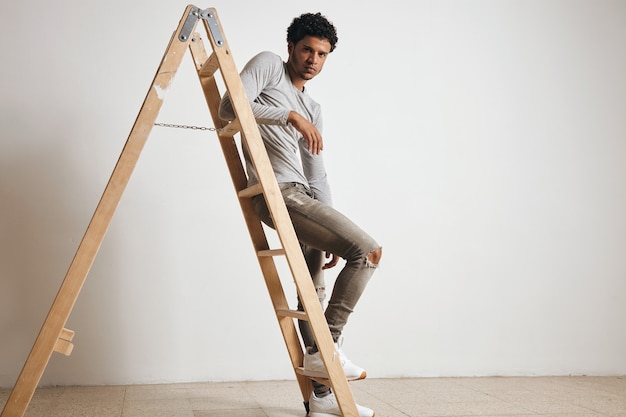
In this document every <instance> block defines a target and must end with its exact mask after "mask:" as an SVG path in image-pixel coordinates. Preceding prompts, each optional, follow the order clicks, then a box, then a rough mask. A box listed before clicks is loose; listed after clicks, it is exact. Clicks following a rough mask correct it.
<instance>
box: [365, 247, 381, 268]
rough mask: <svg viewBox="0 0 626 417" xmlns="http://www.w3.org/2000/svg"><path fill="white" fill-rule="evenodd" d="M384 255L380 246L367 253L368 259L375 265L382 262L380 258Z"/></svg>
mask: <svg viewBox="0 0 626 417" xmlns="http://www.w3.org/2000/svg"><path fill="white" fill-rule="evenodd" d="M382 256H383V248H378V249H376V250H373V251H371V252H370V253H369V254H368V255H367V261H368V262H369V263H371V264H372V265H373V266H374V267H376V266H378V263H379V262H380V258H381V257H382Z"/></svg>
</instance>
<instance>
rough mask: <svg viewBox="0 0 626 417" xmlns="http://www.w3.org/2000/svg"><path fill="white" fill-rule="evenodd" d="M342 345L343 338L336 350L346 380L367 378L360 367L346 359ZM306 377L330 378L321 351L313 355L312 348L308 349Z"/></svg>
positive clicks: (305, 366) (336, 345)
mask: <svg viewBox="0 0 626 417" xmlns="http://www.w3.org/2000/svg"><path fill="white" fill-rule="evenodd" d="M342 345H343V337H341V338H340V339H339V342H338V343H335V350H336V352H337V356H338V357H339V360H341V366H342V367H343V372H344V373H345V374H346V379H348V381H356V380H358V379H364V378H365V377H366V376H367V372H365V369H363V368H361V367H360V366H357V365H355V364H353V363H352V361H351V360H350V359H348V358H347V357H346V354H345V353H344V352H343V350H342V349H341V346H342ZM304 375H307V376H312V377H317V378H328V373H327V372H326V367H325V366H324V362H323V361H322V356H321V355H320V353H319V351H318V352H315V353H311V348H307V350H306V353H305V355H304Z"/></svg>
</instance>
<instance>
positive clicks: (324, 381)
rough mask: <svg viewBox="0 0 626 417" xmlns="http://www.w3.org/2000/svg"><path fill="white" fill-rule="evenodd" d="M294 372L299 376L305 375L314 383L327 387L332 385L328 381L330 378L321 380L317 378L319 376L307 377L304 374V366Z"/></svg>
mask: <svg viewBox="0 0 626 417" xmlns="http://www.w3.org/2000/svg"><path fill="white" fill-rule="evenodd" d="M294 370H295V371H296V373H297V374H298V375H304V376H306V377H307V378H309V379H312V380H313V381H317V382H319V383H320V384H322V385H326V386H329V385H330V381H329V380H328V378H321V377H317V376H310V375H306V374H305V373H304V368H303V367H302V366H298V367H296V368H294Z"/></svg>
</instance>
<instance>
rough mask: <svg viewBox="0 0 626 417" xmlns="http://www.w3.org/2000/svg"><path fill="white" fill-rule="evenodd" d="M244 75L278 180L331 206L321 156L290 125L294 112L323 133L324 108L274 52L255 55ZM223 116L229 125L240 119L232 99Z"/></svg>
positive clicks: (251, 176)
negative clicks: (296, 83) (303, 187)
mask: <svg viewBox="0 0 626 417" xmlns="http://www.w3.org/2000/svg"><path fill="white" fill-rule="evenodd" d="M240 76H241V81H242V82H243V86H244V89H245V91H246V95H247V97H248V100H250V105H251V107H252V112H253V114H254V117H255V119H256V121H257V123H258V124H259V130H260V131H261V136H262V138H263V142H264V143H265V149H266V150H267V153H268V156H269V159H270V162H271V164H272V168H273V169H274V173H275V174H276V179H277V181H278V182H279V183H284V182H297V183H301V184H304V185H306V186H307V187H309V188H310V189H311V191H312V192H313V195H314V197H315V198H316V199H317V200H320V201H322V202H324V203H326V204H328V205H332V198H331V194H330V187H329V185H328V179H327V175H326V168H325V166H324V159H323V158H322V155H321V154H318V155H314V154H312V153H310V152H309V151H308V149H307V143H306V141H305V140H304V139H303V138H302V135H301V134H300V133H299V132H298V131H297V130H296V129H295V128H294V127H293V126H291V125H289V124H288V123H287V117H288V116H289V112H290V111H295V112H297V113H299V114H301V115H302V116H304V117H305V118H307V120H309V121H310V122H311V123H312V124H313V125H315V127H316V128H317V130H319V132H320V133H322V115H321V108H320V105H319V104H318V103H316V102H315V101H314V100H313V99H312V98H311V97H310V96H309V95H308V94H307V93H306V92H303V91H299V90H298V89H297V88H295V87H294V85H293V84H292V83H291V78H290V77H289V73H288V71H287V68H286V66H285V63H284V62H283V61H282V59H281V58H280V56H278V55H276V54H274V53H272V52H261V53H260V54H258V55H256V56H255V57H254V58H252V59H251V60H250V61H249V62H248V63H247V64H246V66H245V67H244V68H243V70H242V71H241V74H240ZM219 116H220V118H222V119H224V120H232V119H234V117H235V114H234V111H233V108H232V104H231V102H230V99H229V97H228V95H225V96H224V98H223V99H222V102H221V104H220V109H219ZM245 157H246V170H247V172H248V183H249V185H253V184H256V183H257V182H258V179H257V176H256V172H255V170H254V167H253V166H252V164H251V163H250V161H249V158H248V155H247V154H246V155H245Z"/></svg>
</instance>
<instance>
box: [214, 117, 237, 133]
mask: <svg viewBox="0 0 626 417" xmlns="http://www.w3.org/2000/svg"><path fill="white" fill-rule="evenodd" d="M240 131H241V124H240V123H239V119H235V120H233V121H232V122H230V123H229V124H227V125H226V126H225V127H224V128H222V129H219V131H218V134H219V135H220V136H226V137H233V136H235V135H236V134H237V133H239V132H240Z"/></svg>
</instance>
